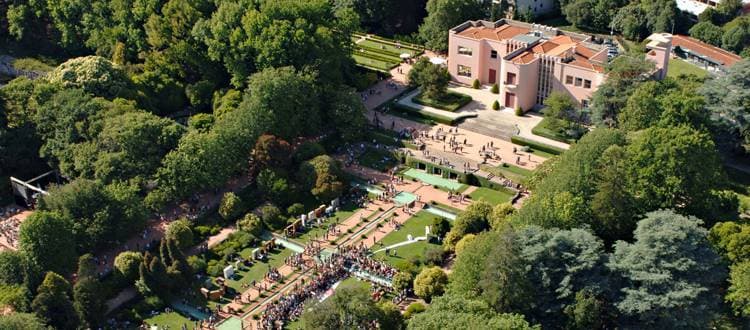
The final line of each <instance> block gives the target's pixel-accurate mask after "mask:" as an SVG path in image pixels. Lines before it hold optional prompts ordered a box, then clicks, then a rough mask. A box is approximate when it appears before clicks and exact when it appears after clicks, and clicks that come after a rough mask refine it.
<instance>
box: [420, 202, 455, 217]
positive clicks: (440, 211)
mask: <svg viewBox="0 0 750 330" xmlns="http://www.w3.org/2000/svg"><path fill="white" fill-rule="evenodd" d="M424 210H425V211H427V212H430V213H432V214H434V215H437V216H440V217H443V218H446V219H448V220H451V221H453V220H456V214H455V213H453V212H450V211H448V210H444V209H441V208H439V207H435V206H429V205H427V206H426V207H425V208H424Z"/></svg>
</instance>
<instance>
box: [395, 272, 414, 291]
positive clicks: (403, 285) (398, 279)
mask: <svg viewBox="0 0 750 330" xmlns="http://www.w3.org/2000/svg"><path fill="white" fill-rule="evenodd" d="M413 281H414V275H413V274H412V273H411V272H403V271H400V272H398V273H396V275H395V276H393V288H394V289H396V290H397V291H401V290H404V289H411V288H412V282H413Z"/></svg>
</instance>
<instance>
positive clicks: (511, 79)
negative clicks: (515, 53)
mask: <svg viewBox="0 0 750 330" xmlns="http://www.w3.org/2000/svg"><path fill="white" fill-rule="evenodd" d="M505 83H506V84H508V85H515V84H516V74H515V73H512V72H508V73H507V76H506V77H505Z"/></svg>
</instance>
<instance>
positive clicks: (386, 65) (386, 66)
mask: <svg viewBox="0 0 750 330" xmlns="http://www.w3.org/2000/svg"><path fill="white" fill-rule="evenodd" d="M352 58H354V62H356V63H357V64H359V65H363V66H366V67H369V68H373V69H377V70H381V71H390V70H391V69H392V68H393V67H395V66H396V65H398V62H396V63H394V62H387V61H383V60H379V59H374V58H370V57H366V56H362V55H357V54H352Z"/></svg>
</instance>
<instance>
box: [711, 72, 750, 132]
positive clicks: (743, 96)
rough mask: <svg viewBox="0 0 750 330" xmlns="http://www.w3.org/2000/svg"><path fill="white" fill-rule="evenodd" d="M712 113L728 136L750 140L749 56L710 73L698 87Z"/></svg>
mask: <svg viewBox="0 0 750 330" xmlns="http://www.w3.org/2000/svg"><path fill="white" fill-rule="evenodd" d="M700 92H701V94H703V96H705V98H706V107H707V108H708V109H709V110H710V111H711V113H712V115H713V116H712V117H713V118H714V119H715V120H716V121H717V122H718V123H719V124H721V125H722V126H723V127H725V129H726V130H727V131H728V132H731V133H733V134H732V136H734V137H736V138H739V139H740V140H741V141H743V142H744V143H750V60H743V61H740V62H738V63H736V64H735V65H733V66H732V67H730V68H729V69H728V70H727V73H726V74H725V75H720V76H717V77H713V78H711V79H710V80H708V81H707V82H706V84H705V85H704V86H703V88H702V89H701V90H700Z"/></svg>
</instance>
